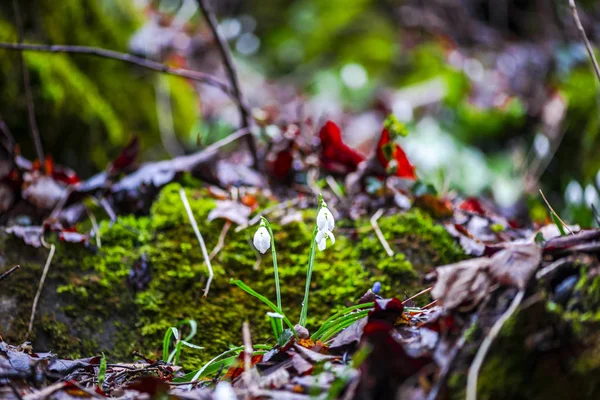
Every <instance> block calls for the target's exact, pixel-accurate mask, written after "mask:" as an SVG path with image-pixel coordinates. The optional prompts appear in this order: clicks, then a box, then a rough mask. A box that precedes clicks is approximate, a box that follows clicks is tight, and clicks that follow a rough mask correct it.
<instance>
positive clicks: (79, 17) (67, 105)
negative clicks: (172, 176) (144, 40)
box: [0, 0, 199, 175]
mask: <svg viewBox="0 0 600 400" xmlns="http://www.w3.org/2000/svg"><path fill="white" fill-rule="evenodd" d="M6 8H7V9H8V10H10V11H9V12H10V13H9V12H7V13H6V14H2V13H1V12H2V9H3V7H0V40H1V41H6V42H14V41H16V34H15V29H14V26H13V21H14V19H13V18H12V8H11V7H6ZM21 8H22V9H21V14H22V16H23V19H24V22H25V24H26V27H27V28H30V27H31V28H30V29H28V30H27V37H26V38H25V39H26V41H31V42H37V43H51V44H70V45H84V46H97V47H102V48H108V49H111V50H116V51H122V52H127V51H128V41H129V39H130V37H131V35H132V34H133V33H134V32H135V31H136V29H137V28H139V26H140V23H141V22H142V19H143V15H142V13H141V12H140V10H139V9H137V8H136V7H134V5H133V2H132V1H131V0H127V1H120V0H106V1H102V2H93V3H90V4H86V6H85V7H82V5H81V1H79V0H64V1H61V2H59V3H57V2H53V1H48V0H37V1H36V2H35V7H21ZM24 54H25V55H26V57H25V59H26V62H27V66H28V68H29V70H30V75H31V81H32V87H33V97H34V98H33V100H34V103H35V105H36V116H37V120H38V125H39V126H40V131H41V132H42V136H43V141H44V148H45V150H46V153H48V154H52V155H53V156H54V158H55V160H56V161H58V162H59V163H62V164H64V165H68V166H70V167H72V168H74V169H75V170H77V172H78V173H80V174H82V175H86V174H90V173H91V172H95V171H97V170H98V169H103V168H104V167H105V166H106V165H107V163H108V162H109V161H110V160H111V159H112V158H113V157H114V156H115V155H116V154H117V153H118V151H119V149H120V147H122V146H123V145H124V144H125V143H127V141H128V140H129V138H130V136H131V135H132V134H138V135H140V136H141V137H142V140H141V143H142V149H143V150H147V149H151V148H156V147H157V145H160V143H161V141H160V135H159V129H158V124H157V119H156V113H157V111H156V102H155V85H156V84H157V80H158V79H159V78H158V76H159V75H157V74H155V73H153V72H148V71H146V70H141V69H139V68H136V67H133V66H131V65H130V64H125V63H122V62H118V61H114V60H108V59H103V58H98V57H94V56H87V55H69V54H49V53H33V52H28V53H24ZM0 58H1V59H2V61H0V87H2V89H3V96H2V97H1V98H0V109H2V110H3V112H2V118H3V120H4V121H5V122H6V123H7V125H8V126H9V127H10V129H11V130H12V131H13V133H15V134H16V135H17V137H18V138H19V142H20V144H21V146H22V148H23V150H24V154H25V155H26V156H27V157H33V152H32V149H33V147H32V146H31V143H29V138H28V135H26V134H25V133H26V132H27V130H28V127H27V115H26V102H25V99H24V96H23V90H22V79H21V73H20V69H19V63H18V58H17V53H15V52H8V51H0ZM160 79H165V80H166V81H167V82H168V85H169V87H170V93H171V105H172V111H173V121H174V125H175V126H174V131H175V133H176V134H177V136H179V137H180V138H182V139H183V141H185V142H189V141H190V140H188V138H189V135H190V133H191V131H192V127H193V125H194V124H195V122H196V121H197V119H198V117H199V115H198V111H199V104H198V99H197V96H196V94H195V89H194V87H193V86H192V85H190V84H189V83H188V82H187V81H186V80H184V79H182V78H178V77H162V78H160ZM65 143H69V146H68V148H66V149H65ZM159 149H160V150H158V151H157V150H153V155H154V156H162V155H164V151H162V146H161V147H159Z"/></svg>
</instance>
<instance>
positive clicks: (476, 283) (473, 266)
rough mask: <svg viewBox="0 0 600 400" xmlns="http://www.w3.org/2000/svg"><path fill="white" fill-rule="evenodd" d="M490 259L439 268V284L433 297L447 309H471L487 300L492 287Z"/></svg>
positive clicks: (432, 293) (435, 287)
mask: <svg viewBox="0 0 600 400" xmlns="http://www.w3.org/2000/svg"><path fill="white" fill-rule="evenodd" d="M490 261H491V260H490V259H489V258H488V257H480V258H473V259H471V260H466V261H461V262H458V263H456V264H450V265H446V266H443V267H439V268H437V270H436V271H437V274H438V278H437V282H436V284H435V286H434V287H433V289H432V290H431V296H432V297H433V298H434V299H437V300H439V301H440V303H442V305H443V306H444V307H445V308H447V309H453V308H457V307H459V306H462V307H464V308H467V309H471V308H473V307H474V306H476V305H477V304H479V302H481V300H483V298H485V297H486V296H487V295H488V293H489V290H490V287H491V286H492V282H491V277H490V275H489V274H488V271H489V266H490Z"/></svg>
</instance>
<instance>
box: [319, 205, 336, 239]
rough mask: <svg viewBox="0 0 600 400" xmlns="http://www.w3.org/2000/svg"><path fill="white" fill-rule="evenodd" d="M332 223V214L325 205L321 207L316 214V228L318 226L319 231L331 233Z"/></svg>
mask: <svg viewBox="0 0 600 400" xmlns="http://www.w3.org/2000/svg"><path fill="white" fill-rule="evenodd" d="M334 223H335V221H334V220H333V215H332V214H331V211H329V209H328V208H327V206H323V207H321V209H320V210H319V213H318V214H317V228H319V230H320V231H323V230H325V231H329V232H330V233H331V231H332V230H333V226H334Z"/></svg>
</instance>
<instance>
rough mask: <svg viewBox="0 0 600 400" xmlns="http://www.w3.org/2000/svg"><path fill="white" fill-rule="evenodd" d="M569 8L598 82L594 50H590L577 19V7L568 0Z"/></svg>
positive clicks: (598, 73)
mask: <svg viewBox="0 0 600 400" xmlns="http://www.w3.org/2000/svg"><path fill="white" fill-rule="evenodd" d="M569 6H570V7H571V12H572V13H573V19H574V20H575V24H576V25H577V29H579V33H580V34H581V38H582V39H583V43H584V44H585V48H586V50H587V52H588V55H589V56H590V60H591V61H592V65H593V66H594V71H595V72H596V77H597V78H598V81H600V67H599V66H598V61H597V60H596V56H595V55H594V50H593V49H592V45H591V44H590V41H589V40H588V38H587V35H586V34H585V30H584V29H583V25H582V24H581V20H580V19H579V13H578V12H577V6H576V5H575V0H569Z"/></svg>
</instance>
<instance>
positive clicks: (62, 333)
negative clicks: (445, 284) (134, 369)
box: [0, 184, 462, 367]
mask: <svg viewBox="0 0 600 400" xmlns="http://www.w3.org/2000/svg"><path fill="white" fill-rule="evenodd" d="M179 188H180V185H179V184H171V185H168V186H167V187H165V188H164V189H163V190H162V191H161V193H160V195H159V197H158V199H157V201H156V202H155V204H154V205H153V207H152V210H151V212H150V214H149V215H148V216H140V217H134V216H124V217H119V219H118V221H117V222H116V223H115V224H113V225H112V226H110V224H109V223H108V222H107V221H105V222H102V223H101V224H100V232H101V239H102V247H101V248H100V249H99V250H98V251H97V252H96V253H93V252H91V251H90V250H89V249H86V248H84V247H83V246H81V245H73V244H65V243H58V244H57V251H56V256H55V258H54V261H53V262H52V266H51V269H50V273H49V275H48V280H47V282H46V286H45V288H44V292H43V296H42V300H41V301H40V307H39V311H38V317H37V318H36V322H35V324H34V328H35V329H34V332H35V336H34V337H33V339H34V341H35V343H34V345H35V347H36V348H39V347H40V346H41V347H43V348H42V349H41V350H43V349H48V350H53V351H58V352H60V353H62V355H64V356H71V357H79V356H84V355H86V356H89V355H90V354H94V353H98V352H100V351H105V352H107V354H108V355H109V357H111V358H112V359H127V358H128V357H129V354H130V352H131V351H132V350H139V351H142V352H146V353H149V352H154V353H155V354H157V357H158V356H159V355H158V354H159V353H158V351H159V349H160V348H161V345H162V337H163V335H164V332H165V331H166V330H167V329H168V328H169V327H170V326H174V325H176V324H177V323H178V322H179V321H181V320H184V319H195V320H196V321H197V322H198V326H199V329H198V334H197V336H196V337H195V338H194V339H193V342H195V343H197V344H199V345H202V346H204V347H206V350H204V351H197V350H191V349H185V350H184V353H183V356H182V361H183V363H184V366H186V367H194V366H198V365H199V364H200V363H201V362H202V361H204V360H206V359H208V358H210V357H211V356H213V355H214V354H216V353H218V352H221V351H223V350H224V349H226V348H227V347H228V346H229V345H230V344H232V343H239V342H240V337H241V334H240V332H241V325H242V322H243V321H244V320H249V321H250V322H251V326H252V328H253V330H254V341H255V342H267V343H270V342H273V339H272V335H271V333H270V332H271V328H270V324H269V322H268V320H267V317H266V315H265V314H266V312H267V311H269V310H268V309H267V308H266V306H264V305H263V304H262V303H260V302H259V301H258V300H256V299H254V298H252V297H251V296H249V295H247V294H246V293H245V292H243V291H242V290H240V289H238V288H237V287H236V286H232V285H230V283H229V279H230V278H237V279H241V280H243V281H244V282H245V283H246V284H248V285H249V286H250V287H252V288H253V289H255V290H256V291H258V292H259V293H262V294H264V295H266V296H267V297H269V298H271V299H274V298H275V294H274V280H273V267H272V261H271V257H270V253H267V254H266V255H263V256H262V261H261V264H260V266H259V267H258V268H257V269H254V268H253V267H254V265H255V264H256V261H257V253H256V251H255V250H254V248H253V247H252V245H251V239H252V235H253V234H254V229H253V228H247V229H244V230H241V231H240V232H235V229H230V230H229V232H228V234H227V237H226V240H225V246H224V248H223V249H222V250H221V251H220V252H219V253H218V254H217V255H216V256H215V258H214V259H213V260H212V264H213V269H214V273H215V278H214V280H213V283H212V286H211V289H210V293H209V294H208V297H207V298H202V295H203V288H204V286H205V284H206V279H207V273H206V267H205V265H204V260H203V257H202V253H201V251H200V249H199V246H198V243H197V240H196V238H195V235H194V233H193V230H192V228H191V226H190V224H189V221H188V219H187V215H186V213H185V210H184V208H183V206H182V203H181V200H180V197H179ZM186 191H187V195H188V198H189V200H190V204H191V207H192V210H193V212H194V215H195V216H196V219H197V221H198V224H199V227H200V230H201V232H202V233H203V235H204V239H205V241H206V244H207V247H208V249H209V251H210V250H211V249H213V248H214V247H215V245H216V243H217V241H218V237H219V235H220V233H221V230H222V227H223V225H224V220H219V219H217V220H215V221H213V222H210V223H209V222H208V221H207V215H208V213H209V212H210V210H212V209H213V208H214V206H215V200H213V199H212V198H211V197H209V196H208V194H207V192H206V191H205V190H202V189H186ZM302 213H303V217H304V220H305V221H306V222H293V223H290V224H288V225H285V226H281V225H279V224H278V223H277V222H276V221H273V223H272V226H273V231H274V233H275V243H276V248H277V255H278V262H279V270H280V279H281V285H282V298H283V299H282V300H283V305H284V312H285V313H286V315H288V316H289V318H290V319H291V320H292V321H293V322H295V321H297V318H298V316H299V312H300V303H301V301H302V297H303V294H304V286H305V279H306V266H307V262H308V251H309V246H310V240H311V234H312V229H313V226H314V225H313V224H314V222H313V221H314V220H315V217H316V211H315V210H312V209H309V210H304V211H303V212H302ZM344 225H345V226H346V227H348V226H349V222H347V221H346V222H342V221H340V226H344ZM379 225H380V227H381V230H382V231H383V233H384V236H385V237H386V239H387V240H388V242H389V243H390V245H391V246H392V248H393V250H394V251H395V252H396V255H395V256H394V257H388V256H387V254H386V253H385V251H384V249H383V247H382V245H381V243H380V242H379V240H378V239H377V238H376V236H375V234H374V232H373V231H372V230H370V228H369V227H370V224H369V222H368V221H359V222H358V223H357V224H355V226H354V228H356V229H354V230H355V231H356V232H358V233H357V235H358V236H356V237H354V238H352V239H351V238H349V237H346V236H345V235H343V234H341V231H342V229H340V232H338V234H337V241H336V243H335V245H334V246H333V247H332V248H329V249H327V250H326V251H324V252H317V255H316V262H315V268H314V273H313V280H312V283H311V295H310V301H309V310H308V316H309V318H308V325H309V329H311V330H314V329H316V327H317V326H318V323H319V322H320V321H323V320H324V319H325V318H327V317H328V316H329V315H331V314H332V313H334V312H336V311H338V310H339V309H341V308H343V307H345V306H347V305H350V304H352V303H354V302H355V301H356V300H357V299H358V298H359V297H360V296H361V295H362V294H363V293H364V292H365V291H366V290H367V289H368V288H369V287H371V286H372V285H373V283H374V282H375V281H377V280H379V281H381V282H382V288H383V289H382V291H383V294H384V295H386V296H400V297H402V296H403V295H404V294H405V293H407V294H413V293H414V292H415V291H417V290H419V289H420V288H421V286H420V285H419V278H420V275H421V272H423V271H429V270H430V269H431V268H432V267H433V266H435V265H438V264H442V263H447V262H452V261H456V260H458V259H460V258H462V251H461V250H460V249H459V247H458V246H457V245H456V244H455V243H454V241H453V240H452V238H451V237H450V236H449V235H448V234H447V233H446V231H445V230H444V228H443V227H441V226H440V225H436V224H435V222H434V221H432V220H431V219H430V217H428V216H427V215H425V214H423V213H421V212H420V211H418V210H415V211H409V212H407V213H402V214H398V215H392V216H386V217H383V218H381V219H380V220H379ZM2 241H3V242H4V243H3V244H0V249H1V251H2V256H3V257H4V259H5V263H7V264H10V263H16V262H20V263H22V268H21V270H20V271H19V272H18V273H15V274H14V275H13V276H11V278H10V280H11V285H7V287H6V289H5V288H4V287H3V291H2V293H0V302H6V303H7V304H8V302H12V303H11V304H13V306H14V307H13V308H14V312H12V313H11V316H10V317H8V316H7V315H4V316H2V318H3V319H6V321H4V320H3V321H2V324H1V326H2V331H1V332H0V333H1V334H2V335H3V336H4V337H5V338H6V339H8V340H10V341H12V342H18V341H20V340H23V339H24V333H25V332H26V330H27V324H28V321H29V315H30V310H31V303H32V299H33V296H34V293H35V289H36V287H37V283H38V281H39V276H40V274H41V268H42V265H43V263H44V261H45V257H46V251H45V250H44V249H37V250H32V249H29V248H27V247H24V246H23V245H20V243H19V240H18V239H14V238H7V237H4V238H3V239H2ZM23 252H30V254H32V256H31V257H32V258H31V260H29V261H28V260H24V257H23ZM142 254H145V256H146V258H147V260H148V261H149V263H150V275H151V279H150V280H149V283H148V284H147V287H145V288H144V289H143V290H139V291H136V290H135V289H134V288H133V286H132V285H131V284H130V283H128V276H129V274H130V271H131V269H132V268H133V267H134V265H135V263H136V261H137V260H138V259H139V258H140V257H141V256H142ZM25 258H26V257H25ZM24 261H26V262H24ZM423 297H424V299H423V300H421V301H423V302H426V301H427V299H426V298H425V297H426V296H423ZM7 317H8V318H7Z"/></svg>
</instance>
